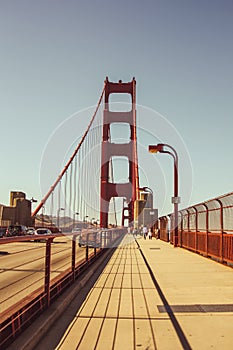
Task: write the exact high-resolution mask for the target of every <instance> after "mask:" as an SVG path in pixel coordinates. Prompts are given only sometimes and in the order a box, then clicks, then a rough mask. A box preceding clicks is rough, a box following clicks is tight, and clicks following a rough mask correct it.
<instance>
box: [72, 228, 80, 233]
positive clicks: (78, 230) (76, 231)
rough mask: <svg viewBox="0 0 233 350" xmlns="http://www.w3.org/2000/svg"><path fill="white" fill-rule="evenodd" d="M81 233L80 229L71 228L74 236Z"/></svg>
mask: <svg viewBox="0 0 233 350" xmlns="http://www.w3.org/2000/svg"><path fill="white" fill-rule="evenodd" d="M81 232H82V230H81V228H79V227H75V228H73V230H72V233H75V234H81Z"/></svg>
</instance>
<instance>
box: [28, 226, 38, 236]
mask: <svg viewBox="0 0 233 350" xmlns="http://www.w3.org/2000/svg"><path fill="white" fill-rule="evenodd" d="M35 230H36V229H35V227H28V228H27V235H34V234H35Z"/></svg>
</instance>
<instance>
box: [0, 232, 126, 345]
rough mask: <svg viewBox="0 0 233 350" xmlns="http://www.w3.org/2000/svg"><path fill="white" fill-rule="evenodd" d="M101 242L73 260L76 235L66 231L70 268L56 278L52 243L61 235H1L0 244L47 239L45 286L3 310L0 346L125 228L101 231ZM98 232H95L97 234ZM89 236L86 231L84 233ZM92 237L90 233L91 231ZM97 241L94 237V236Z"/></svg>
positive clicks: (12, 337)
mask: <svg viewBox="0 0 233 350" xmlns="http://www.w3.org/2000/svg"><path fill="white" fill-rule="evenodd" d="M100 232H101V233H100V237H101V238H100V244H98V246H93V245H91V246H90V245H89V244H88V240H87V244H86V246H85V249H86V253H85V258H84V259H82V260H81V261H78V262H76V244H77V238H78V236H79V235H78V234H72V233H70V234H66V235H68V236H72V259H71V268H70V269H68V270H66V271H65V272H64V273H62V274H61V275H59V276H58V277H56V278H54V279H52V280H51V278H50V274H51V243H52V242H53V240H54V239H56V238H58V237H61V236H64V235H63V234H53V235H37V236H36V237H35V236H33V237H32V236H31V235H30V236H18V237H9V238H2V239H1V240H0V245H2V244H7V243H15V242H22V241H29V240H34V239H35V238H36V240H39V239H41V240H42V239H43V240H46V246H45V249H46V254H45V275H44V286H43V287H41V288H38V289H37V290H36V291H34V292H32V293H31V294H30V295H28V296H27V297H26V298H24V299H23V300H20V301H19V302H18V303H16V304H15V305H13V306H11V307H10V308H8V309H7V310H6V311H4V312H3V313H1V314H0V348H1V349H2V348H5V347H6V346H8V345H9V344H10V343H12V342H13V341H14V340H15V338H16V337H17V336H18V335H19V334H20V333H21V332H22V331H23V330H24V329H25V328H26V327H28V326H29V325H30V324H31V322H32V321H33V320H34V319H35V318H36V317H38V316H39V315H40V314H41V313H42V312H43V311H44V310H45V309H47V308H48V307H49V306H50V304H51V303H52V302H53V301H54V300H55V299H56V298H57V297H58V296H59V295H61V294H62V292H63V290H64V289H66V288H67V287H68V286H70V285H71V284H72V283H74V281H75V280H76V279H77V277H78V276H80V274H81V273H83V272H84V271H85V270H86V269H87V267H88V266H89V265H90V264H91V263H93V262H94V261H95V260H96V259H97V257H98V256H100V255H101V254H102V253H103V252H104V250H105V248H108V247H113V246H114V244H117V242H118V241H120V240H121V239H122V237H123V234H124V233H126V230H125V229H124V228H122V229H121V228H118V229H113V230H108V235H106V234H105V232H106V231H100ZM98 233H99V231H95V234H96V235H97V234H98ZM87 235H88V232H87ZM92 236H93V232H92ZM95 240H96V239H95Z"/></svg>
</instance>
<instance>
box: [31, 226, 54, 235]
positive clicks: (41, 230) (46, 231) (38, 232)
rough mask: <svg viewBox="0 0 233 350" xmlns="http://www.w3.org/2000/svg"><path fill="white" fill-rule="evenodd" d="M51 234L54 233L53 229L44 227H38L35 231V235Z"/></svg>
mask: <svg viewBox="0 0 233 350" xmlns="http://www.w3.org/2000/svg"><path fill="white" fill-rule="evenodd" d="M51 234H52V231H51V230H49V229H48V228H44V227H42V228H38V229H36V230H35V233H34V235H51Z"/></svg>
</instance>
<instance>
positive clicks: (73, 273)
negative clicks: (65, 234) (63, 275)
mask: <svg viewBox="0 0 233 350" xmlns="http://www.w3.org/2000/svg"><path fill="white" fill-rule="evenodd" d="M76 238H77V235H73V239H72V275H73V281H74V280H75V262H76Z"/></svg>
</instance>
